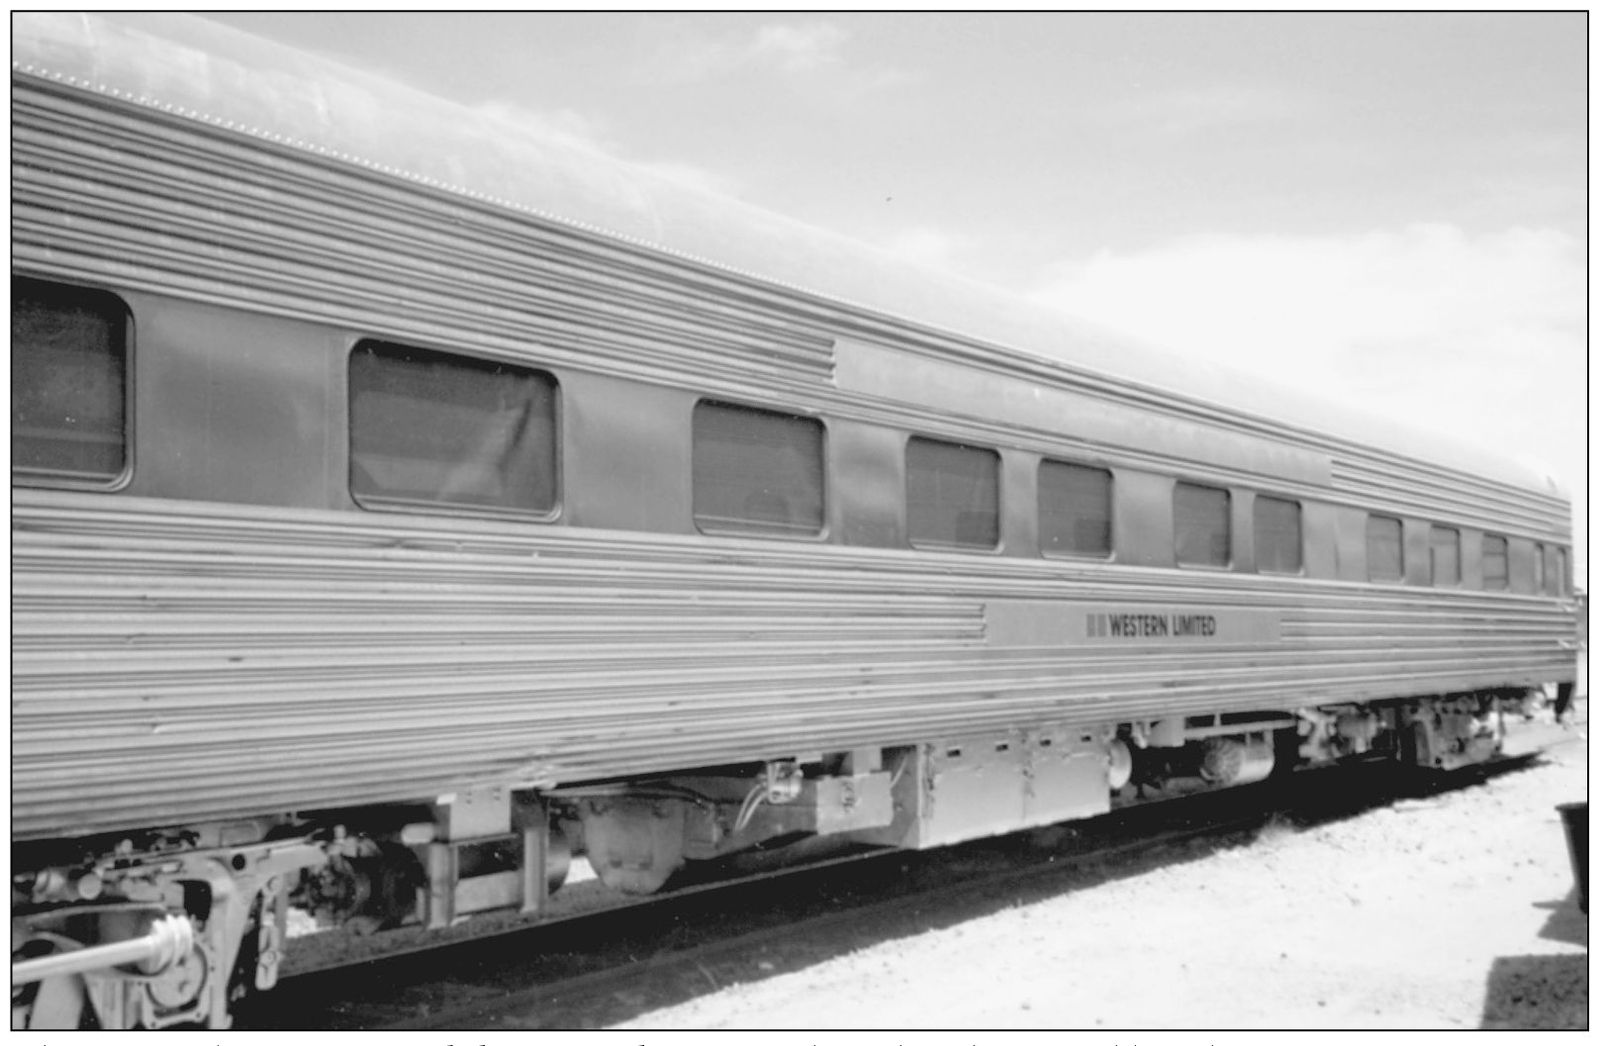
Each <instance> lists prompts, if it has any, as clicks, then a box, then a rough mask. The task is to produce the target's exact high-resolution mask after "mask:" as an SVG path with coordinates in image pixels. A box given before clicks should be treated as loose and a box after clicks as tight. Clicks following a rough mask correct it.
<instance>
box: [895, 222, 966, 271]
mask: <svg viewBox="0 0 1604 1046" xmlns="http://www.w3.org/2000/svg"><path fill="white" fill-rule="evenodd" d="M962 246H963V241H962V239H961V238H960V237H958V236H955V235H953V234H952V233H949V232H943V231H941V230H940V229H931V228H914V229H904V230H902V231H901V232H898V233H895V234H893V235H892V236H891V237H890V238H889V239H886V240H883V241H881V244H880V247H881V249H882V250H885V251H887V252H889V253H891V254H894V255H896V256H897V257H898V258H901V259H903V260H904V261H910V262H913V263H914V264H915V265H923V266H926V267H929V268H935V269H948V270H953V269H955V268H956V266H955V265H954V261H955V258H956V256H957V254H958V252H959V250H960V248H961V247H962Z"/></svg>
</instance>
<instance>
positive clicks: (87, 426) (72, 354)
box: [11, 276, 130, 483]
mask: <svg viewBox="0 0 1604 1046" xmlns="http://www.w3.org/2000/svg"><path fill="white" fill-rule="evenodd" d="M129 326H130V325H129V322H128V307H127V306H126V305H124V304H123V301H122V299H121V298H119V297H117V296H116V295H115V294H111V293H108V292H106V291H99V290H90V289H88V288H84V287H74V286H70V285H67V284H60V283H50V282H46V281H44V280H34V279H29V278H27V277H22V276H13V277H12V278H11V472H12V476H13V478H14V479H15V480H17V481H20V482H24V483H25V482H27V481H28V480H30V479H46V480H48V479H65V480H76V481H88V482H95V483H103V482H106V481H109V480H113V479H116V478H117V477H118V476H120V475H122V473H123V469H124V467H125V466H126V465H127V462H128V339H129Z"/></svg>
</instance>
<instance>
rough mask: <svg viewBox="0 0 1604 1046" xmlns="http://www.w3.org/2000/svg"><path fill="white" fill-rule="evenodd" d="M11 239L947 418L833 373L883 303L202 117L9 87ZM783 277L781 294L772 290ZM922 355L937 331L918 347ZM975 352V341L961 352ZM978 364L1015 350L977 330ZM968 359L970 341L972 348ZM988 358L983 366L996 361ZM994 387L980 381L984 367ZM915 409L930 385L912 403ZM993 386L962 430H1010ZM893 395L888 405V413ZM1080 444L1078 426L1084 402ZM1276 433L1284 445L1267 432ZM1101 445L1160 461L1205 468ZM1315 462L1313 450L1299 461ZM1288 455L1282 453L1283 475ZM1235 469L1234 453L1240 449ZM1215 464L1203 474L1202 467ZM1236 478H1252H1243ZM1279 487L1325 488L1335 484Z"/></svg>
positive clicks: (1428, 489) (43, 256)
mask: <svg viewBox="0 0 1604 1046" xmlns="http://www.w3.org/2000/svg"><path fill="white" fill-rule="evenodd" d="M12 114H13V116H12V120H13V123H12V140H13V145H12V149H13V154H12V155H13V160H12V195H13V209H12V214H13V221H12V252H13V263H14V264H15V265H17V266H19V267H20V268H22V269H24V270H25V271H26V270H29V269H32V270H35V271H38V272H41V273H48V274H50V275H52V276H56V277H58V278H65V279H82V280H87V281H90V282H104V283H107V284H110V285H112V286H120V287H125V288H131V289H143V290H148V291H153V292H156V293H162V294H176V295H180V296H183V297H186V298H190V299H192V300H197V301H203V302H208V303H213V304H219V305H225V306H230V307H237V308H245V309H251V310H254V311H265V312H270V313H277V314H280V315H286V316H293V317H296V318H298V319H307V320H314V321H323V322H327V323H331V324H335V325H337V326H340V327H343V328H346V329H353V330H359V331H365V332H367V333H371V334H376V335H390V336H397V337H411V338H424V339H429V338H433V339H438V340H441V341H444V342H446V343H455V344H466V345H473V346H475V347H476V348H478V349H480V350H481V351H494V352H501V353H504V354H507V355H509V356H515V357H519V358H523V359H527V360H530V361H532V362H534V363H536V364H537V365H540V366H546V367H558V366H573V367H580V368H583V369H587V370H592V371H597V372H601V373H608V374H613V375H620V376H625V377H629V378H634V379H648V380H658V381H666V382H669V383H679V384H690V385H692V386H693V387H695V388H697V389H698V390H701V391H708V392H713V391H724V392H728V393H733V394H735V395H745V396H748V397H754V398H761V399H772V398H774V397H776V396H779V397H780V398H782V399H783V398H784V397H785V395H786V391H787V390H791V392H792V393H793V399H795V397H801V400H800V402H801V403H803V404H804V405H807V406H810V407H813V408H815V409H817V408H819V407H828V408H830V409H832V410H834V411H835V412H837V413H838V414H840V415H842V416H850V417H855V418H860V419H865V420H867V419H869V418H875V420H879V421H882V422H885V421H888V420H889V421H891V423H894V424H897V423H903V422H906V423H908V424H910V425H915V426H917V425H920V424H921V423H923V424H925V425H929V424H930V423H931V422H940V423H945V424H947V425H949V426H950V425H951V424H952V423H953V422H952V420H951V418H952V414H951V412H950V411H937V410H934V409H932V408H930V407H926V408H924V409H922V410H911V409H909V406H908V404H906V403H902V404H899V403H896V402H893V401H890V400H882V401H881V402H880V403H878V404H876V403H865V402H863V398H862V397H861V396H853V395H849V394H847V393H844V392H840V391H838V390H836V389H834V388H833V387H832V386H831V385H830V383H829V382H830V378H831V376H832V373H833V369H834V365H835V342H834V336H833V335H832V333H831V330H830V325H831V323H835V324H839V325H841V326H842V327H843V328H848V329H853V330H855V329H856V328H857V326H858V325H860V324H873V323H875V322H884V321H886V318H883V317H881V318H876V317H874V316H872V315H852V314H849V313H843V312H842V311H841V309H840V308H839V307H838V306H834V305H830V304H829V303H825V302H814V303H811V305H808V304H806V303H804V302H802V301H800V300H797V299H794V296H793V299H792V300H791V301H790V302H789V304H788V305H787V306H786V307H784V308H782V307H780V306H779V305H777V304H776V302H777V301H778V299H775V300H761V299H760V298H756V297H753V296H752V295H750V294H749V293H747V292H746V291H743V289H742V288H741V287H738V286H736V285H734V284H731V283H729V282H728V281H725V282H722V283H721V282H720V281H719V280H718V279H717V278H715V277H714V276H712V275H710V274H708V273H706V272H703V271H700V270H698V269H696V268H695V267H692V266H687V265H685V264H683V263H676V262H675V261H674V260H673V259H671V258H667V257H654V256H653V255H652V254H651V252H649V251H646V250H644V249H641V248H638V247H633V246H630V245H627V244H622V243H609V242H608V241H606V240H605V238H601V237H597V236H594V235H582V234H580V233H578V232H576V231H574V230H572V229H565V228H563V227H561V226H559V225H556V224H554V223H551V222H541V221H538V220H534V219H531V218H529V217H527V216H521V215H520V216H513V215H507V216H502V217H498V216H496V215H494V214H493V213H491V212H487V211H486V210H485V208H483V207H470V206H467V205H466V204H463V203H459V202H453V201H451V200H450V199H448V198H444V197H442V196H441V195H440V194H437V193H429V192H424V191H421V190H418V189H410V188H407V187H403V186H398V185H394V184H390V183H387V182H385V181H383V180H382V179H378V178H375V177H374V176H373V175H371V174H369V173H366V172H362V171H357V170H345V169H342V168H341V167H340V166H339V165H337V164H334V163H332V162H330V161H327V160H324V159H319V158H315V157H297V156H294V155H292V154H289V153H286V152H285V151H284V150H282V149H279V150H275V149H269V148H265V147H261V146H258V145H255V144H253V143H251V142H249V141H244V140H240V139H239V138H237V137H236V136H234V135H230V134H224V133H220V132H218V131H216V130H215V129H210V128H206V127H204V126H200V125H196V126H185V125H183V124H182V123H176V122H174V121H172V120H168V119H160V118H157V117H155V116H153V115H151V114H148V113H145V112H141V111H139V110H136V109H130V108H127V107H126V106H123V105H118V104H112V103H107V102H106V101H104V100H101V99H96V98H93V97H87V96H86V97H73V96H72V95H71V94H70V93H66V92H63V91H62V90H61V89H59V88H51V87H47V86H45V85H42V84H39V83H37V82H36V81H34V80H32V79H31V78H28V77H22V78H16V79H14V80H13V103H12ZM776 293H778V289H776ZM906 347H907V348H909V349H917V350H920V351H925V350H928V349H929V348H930V347H929V346H923V347H922V348H921V347H920V346H917V345H914V344H911V343H909V344H907V345H906ZM943 351H944V353H946V357H945V358H949V359H958V360H962V359H963V358H964V357H963V355H962V353H963V352H964V351H965V347H964V346H961V345H957V346H946V347H945V349H944V350H943ZM967 351H968V352H969V353H970V359H969V365H974V364H981V365H983V368H984V370H985V371H991V370H996V369H998V368H1000V367H1006V366H1008V365H1009V363H1008V361H1007V360H1006V359H1004V358H999V357H998V356H997V354H996V353H995V352H993V351H991V350H989V349H987V348H986V347H984V346H982V345H979V344H975V345H971V346H969V347H968V349H967ZM953 353H958V355H956V356H954V355H953ZM1012 366H1013V367H1014V368H1015V373H1016V374H1017V375H1018V376H1019V377H1022V378H1024V379H1026V380H1028V381H1034V382H1039V383H1041V384H1042V385H1043V386H1044V387H1052V386H1054V385H1057V386H1060V387H1062V388H1065V389H1066V390H1074V392H1075V393H1076V394H1081V395H1086V394H1089V395H1093V396H1095V397H1097V398H1098V400H1100V401H1106V402H1108V403H1110V404H1111V405H1112V408H1113V409H1114V410H1115V411H1116V412H1118V413H1117V414H1116V416H1119V417H1125V416H1128V419H1129V420H1128V421H1127V422H1126V425H1127V427H1129V428H1130V429H1131V431H1132V432H1135V433H1144V432H1146V431H1147V430H1148V428H1149V427H1151V426H1152V425H1153V423H1154V421H1155V419H1158V418H1169V419H1174V421H1172V422H1169V423H1171V424H1194V425H1196V424H1202V425H1206V426H1207V427H1208V431H1210V432H1211V433H1214V434H1217V435H1218V436H1219V438H1222V439H1227V440H1229V439H1230V438H1231V437H1232V436H1233V434H1234V435H1235V437H1236V438H1237V440H1238V441H1239V442H1241V443H1242V444H1243V446H1256V445H1260V444H1263V445H1266V446H1270V445H1272V442H1270V441H1275V442H1278V443H1279V445H1280V447H1281V448H1283V451H1282V453H1284V454H1287V455H1301V456H1302V457H1304V458H1309V459H1310V460H1321V461H1324V460H1327V459H1329V460H1331V461H1332V465H1331V476H1332V485H1331V488H1330V490H1332V491H1334V492H1335V493H1336V494H1338V495H1339V499H1340V498H1351V499H1352V500H1353V502H1354V503H1357V504H1361V505H1365V506H1366V507H1369V508H1373V509H1377V510H1383V511H1395V512H1403V513H1406V514H1411V515H1417V516H1420V517H1422V518H1427V519H1433V520H1438V521H1447V522H1451V523H1455V524H1459V525H1471V526H1479V527H1483V528H1486V529H1489V530H1492V531H1495V532H1498V533H1507V534H1511V535H1516V536H1523V537H1530V538H1534V539H1537V540H1543V541H1550V542H1564V543H1568V542H1569V540H1570V538H1569V508H1568V505H1567V504H1566V502H1565V501H1564V499H1563V498H1561V497H1559V496H1557V494H1555V493H1552V492H1548V491H1543V490H1535V489H1530V488H1523V487H1517V486H1511V485H1509V484H1507V483H1500V482H1494V481H1491V480H1487V479H1484V478H1480V477H1477V476H1474V475H1472V474H1469V473H1464V472H1460V471H1455V470H1450V469H1444V468H1441V467H1438V466H1434V465H1428V464H1426V463H1425V462H1422V461H1419V460H1416V459H1413V458H1412V457H1411V456H1410V455H1409V454H1408V452H1407V450H1405V451H1403V452H1401V453H1387V452H1384V451H1381V450H1378V449H1375V448H1369V447H1363V446H1360V445H1357V444H1354V443H1352V442H1351V441H1348V440H1343V439H1337V438H1335V437H1330V436H1324V435H1321V434H1318V433H1314V432H1311V431H1307V430H1302V429H1299V428H1297V427H1296V426H1294V425H1289V424H1285V423H1282V422H1279V421H1273V420H1270V419H1267V418H1264V417H1259V416H1254V415H1248V414H1243V413H1241V412H1233V411H1230V410H1225V409H1222V408H1218V407H1200V406H1197V405H1195V404H1186V403H1184V402H1183V401H1182V400H1180V399H1177V398H1175V397H1173V396H1168V397H1167V396H1166V395H1164V394H1162V393H1159V392H1157V391H1156V390H1152V389H1139V388H1127V387H1123V386H1117V385H1116V386H1099V385H1098V384H1097V383H1095V382H1087V381H1083V380H1070V379H1069V377H1068V376H1067V375H1066V374H1065V373H1063V372H1062V371H1055V370H1054V369H1053V368H1051V367H1050V366H1048V365H1046V364H1045V363H1043V362H1042V361H1039V360H1037V361H1030V360H1026V359H1019V360H1016V361H1014V363H1013V364H1012ZM982 373H983V372H982ZM977 381H980V385H979V387H982V388H984V387H985V386H984V381H983V379H982V378H980V377H977ZM915 402H917V400H915ZM985 408H986V403H985V401H984V399H983V398H981V399H977V402H976V406H975V408H974V414H973V416H972V417H971V418H969V419H967V420H966V421H963V422H961V423H960V424H962V425H964V426H967V427H968V428H970V429H973V430H975V431H977V432H979V433H980V434H981V436H982V438H990V439H1003V440H1004V442H1006V437H1005V434H1004V433H1005V430H1003V429H1001V428H999V425H998V423H997V421H996V418H995V417H991V416H988V415H987V414H986V412H985ZM877 411H878V417H875V414H876V412H877ZM1065 429H1066V431H1065V432H1063V433H1062V434H1061V436H1062V438H1065V439H1068V440H1070V441H1076V440H1081V439H1083V437H1081V436H1079V435H1078V434H1077V433H1076V431H1075V419H1074V418H1067V419H1066V420H1065ZM1266 437H1268V441H1267V439H1266ZM1095 449H1098V450H1100V451H1102V452H1105V453H1107V454H1109V455H1111V456H1113V457H1119V456H1120V455H1121V454H1123V455H1124V456H1125V458H1127V459H1129V461H1130V462H1131V463H1134V464H1140V465H1141V466H1142V467H1151V468H1160V469H1166V468H1168V469H1171V470H1175V471H1187V470H1190V471H1191V472H1192V473H1193V474H1199V475H1204V474H1202V473H1199V472H1198V469H1199V467H1200V463H1199V462H1193V461H1189V460H1186V459H1184V458H1181V457H1174V458H1170V459H1167V460H1166V459H1165V458H1164V457H1163V456H1162V455H1158V456H1155V455H1152V454H1140V453H1135V452H1133V451H1131V450H1130V449H1129V448H1128V447H1125V446H1124V445H1122V444H1120V443H1110V444H1107V445H1103V446H1100V447H1098V448H1095ZM1299 460H1301V458H1300V459H1299ZM1270 463H1271V462H1270V459H1268V458H1267V459H1266V463H1265V468H1266V469H1267V470H1268V471H1270V472H1274V471H1276V470H1275V469H1271V468H1270V467H1269V465H1270ZM1238 467H1239V468H1240V466H1238ZM1204 478H1207V476H1206V475H1204ZM1231 478H1232V479H1233V480H1235V481H1241V480H1242V477H1241V476H1240V475H1233V476H1232V477H1231ZM1276 489H1277V490H1278V492H1281V493H1286V494H1293V495H1302V496H1309V495H1311V494H1313V495H1314V496H1324V493H1323V489H1322V488H1320V487H1319V486H1317V485H1310V484H1293V483H1288V482H1285V481H1283V482H1281V484H1280V485H1279V486H1278V487H1277V488H1276Z"/></svg>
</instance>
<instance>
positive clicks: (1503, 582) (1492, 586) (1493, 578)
mask: <svg viewBox="0 0 1604 1046" xmlns="http://www.w3.org/2000/svg"><path fill="white" fill-rule="evenodd" d="M1481 587H1482V588H1485V589H1487V590H1488V591H1490V592H1496V591H1499V590H1502V589H1506V588H1508V587H1509V541H1508V539H1506V538H1501V537H1495V536H1493V535H1492V534H1483V535H1482V539H1481Z"/></svg>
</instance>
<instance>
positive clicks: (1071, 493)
mask: <svg viewBox="0 0 1604 1046" xmlns="http://www.w3.org/2000/svg"><path fill="white" fill-rule="evenodd" d="M1036 486H1037V514H1038V519H1039V524H1040V528H1041V529H1040V533H1041V548H1042V551H1043V552H1046V553H1048V554H1057V555H1071V556H1104V557H1106V556H1108V555H1109V553H1110V552H1111V551H1112V550H1113V547H1114V544H1113V526H1112V525H1113V519H1114V502H1113V491H1114V477H1113V475H1112V474H1111V473H1110V472H1109V471H1108V470H1107V469H1094V468H1089V467H1087V466H1085V465H1071V464H1069V463H1068V462H1064V461H1046V460H1044V461H1043V462H1042V463H1041V467H1040V468H1039V469H1038V470H1037V483H1036Z"/></svg>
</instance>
